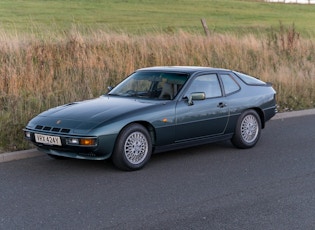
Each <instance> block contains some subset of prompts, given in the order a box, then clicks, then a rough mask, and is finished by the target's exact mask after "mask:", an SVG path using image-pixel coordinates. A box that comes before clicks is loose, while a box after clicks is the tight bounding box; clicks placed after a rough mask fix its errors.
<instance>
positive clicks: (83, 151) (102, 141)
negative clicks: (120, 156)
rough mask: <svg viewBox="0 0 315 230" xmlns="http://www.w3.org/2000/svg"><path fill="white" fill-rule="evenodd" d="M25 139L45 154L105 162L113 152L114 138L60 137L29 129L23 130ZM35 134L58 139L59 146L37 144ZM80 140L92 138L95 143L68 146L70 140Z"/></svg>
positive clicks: (109, 136)
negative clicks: (59, 141)
mask: <svg viewBox="0 0 315 230" xmlns="http://www.w3.org/2000/svg"><path fill="white" fill-rule="evenodd" d="M24 133H25V139H26V140H28V141H30V142H32V143H33V144H34V145H35V146H36V147H37V149H38V150H39V151H41V152H44V153H46V154H50V155H55V156H62V157H68V158H75V159H85V160H105V159H108V158H109V157H110V156H111V153H112V151H113V147H114V145H113V143H114V142H115V139H114V136H111V135H108V136H101V137H95V136H93V137H91V136H74V135H60V134H58V135H57V134H53V133H48V132H47V133H46V132H38V131H35V132H34V130H30V129H24ZM35 134H41V135H49V136H56V137H59V138H60V140H61V145H60V146H59V145H50V144H45V143H38V142H36V140H35ZM80 138H84V139H87V138H93V139H95V143H94V144H93V145H88V146H83V145H79V144H78V145H75V144H73V143H72V144H69V140H70V139H80Z"/></svg>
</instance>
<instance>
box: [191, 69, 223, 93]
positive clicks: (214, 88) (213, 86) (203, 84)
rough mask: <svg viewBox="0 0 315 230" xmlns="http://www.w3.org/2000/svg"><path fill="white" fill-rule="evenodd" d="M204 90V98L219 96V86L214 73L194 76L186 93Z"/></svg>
mask: <svg viewBox="0 0 315 230" xmlns="http://www.w3.org/2000/svg"><path fill="white" fill-rule="evenodd" d="M197 92H204V93H205V94H206V98H211V97H221V96H222V92H221V87H220V83H219V80H218V77H217V75H216V74H207V75H202V76H199V77H196V78H195V80H194V81H193V82H192V84H191V85H190V87H189V89H188V92H187V95H189V94H191V93H197Z"/></svg>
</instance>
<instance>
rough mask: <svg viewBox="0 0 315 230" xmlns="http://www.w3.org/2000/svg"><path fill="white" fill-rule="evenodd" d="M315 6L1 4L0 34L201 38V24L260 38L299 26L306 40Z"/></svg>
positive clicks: (244, 0)
mask: <svg viewBox="0 0 315 230" xmlns="http://www.w3.org/2000/svg"><path fill="white" fill-rule="evenodd" d="M314 11H315V5H304V4H301V5H298V4H278V3H266V2H264V1H263V0H260V1H257V0H256V1H254V0H93V1H90V0H50V1H49V0H27V1H23V0H1V1H0V31H1V30H3V31H5V32H6V33H8V32H10V33H13V34H16V33H21V32H23V33H31V34H32V35H33V34H37V35H41V36H44V35H47V34H48V35H51V36H53V35H56V34H58V33H63V31H68V30H69V29H70V28H72V26H73V25H79V27H80V29H81V31H80V32H82V33H83V32H84V31H85V30H86V29H88V30H89V29H92V30H96V29H101V30H110V31H116V32H117V31H124V32H128V33H132V34H144V33H148V32H152V31H165V32H170V31H171V32H174V31H178V30H184V31H188V32H194V33H196V32H197V33H198V32H199V33H200V32H203V29H202V27H201V24H200V19H201V18H205V19H206V21H207V23H208V26H209V29H210V30H211V31H214V32H218V33H222V32H228V33H231V32H233V33H236V34H238V35H239V34H240V33H241V34H246V33H249V32H250V33H257V31H258V32H259V31H265V30H268V29H270V27H277V26H278V24H279V21H281V22H282V23H283V24H285V25H291V24H293V23H294V24H295V26H296V28H297V30H298V31H299V32H300V33H302V34H303V35H304V36H309V37H314V36H315V27H314V22H315V14H314Z"/></svg>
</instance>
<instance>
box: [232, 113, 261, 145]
mask: <svg viewBox="0 0 315 230" xmlns="http://www.w3.org/2000/svg"><path fill="white" fill-rule="evenodd" d="M260 134H261V120H260V117H259V115H258V114H257V112H256V111H255V110H252V109H251V110H247V111H245V112H243V113H242V114H241V115H240V117H239V118H238V121H237V123H236V128H235V132H234V135H233V137H232V143H233V144H234V145H235V146H236V147H238V148H242V149H246V148H251V147H254V146H255V145H256V143H257V142H258V140H259V138H260Z"/></svg>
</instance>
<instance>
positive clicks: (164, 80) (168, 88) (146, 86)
mask: <svg viewBox="0 0 315 230" xmlns="http://www.w3.org/2000/svg"><path fill="white" fill-rule="evenodd" d="M187 79H188V74H183V73H168V72H147V71H140V72H135V73H133V74H132V75H130V76H129V77H128V78H127V79H125V80H124V81H122V82H121V83H120V84H119V85H117V86H116V87H115V88H114V89H112V90H111V91H110V92H109V93H108V94H109V95H118V96H124V97H138V98H151V99H161V100H172V99H173V98H175V97H176V95H177V94H178V92H179V91H180V89H181V88H182V86H183V85H184V84H185V82H186V80H187Z"/></svg>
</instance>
